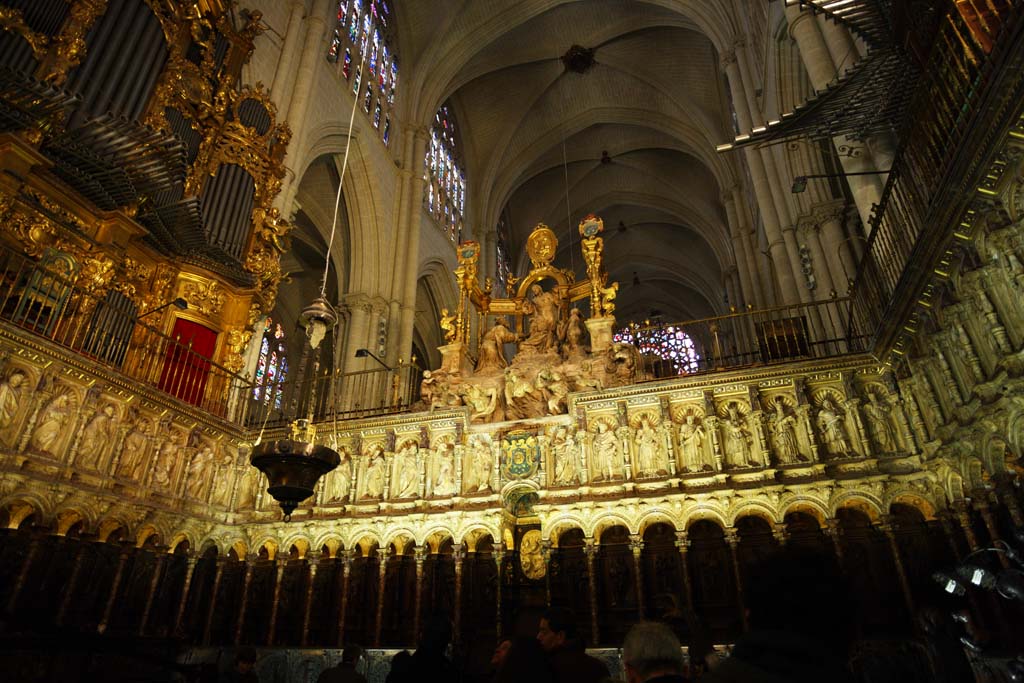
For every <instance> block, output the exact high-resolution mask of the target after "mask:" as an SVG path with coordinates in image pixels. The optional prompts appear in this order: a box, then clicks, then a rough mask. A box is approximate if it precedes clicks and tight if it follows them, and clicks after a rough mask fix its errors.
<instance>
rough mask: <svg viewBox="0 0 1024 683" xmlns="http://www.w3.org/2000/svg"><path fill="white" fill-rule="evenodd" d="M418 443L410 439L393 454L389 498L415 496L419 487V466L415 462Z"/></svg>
mask: <svg viewBox="0 0 1024 683" xmlns="http://www.w3.org/2000/svg"><path fill="white" fill-rule="evenodd" d="M419 450H420V448H419V444H417V443H416V441H414V440H412V439H410V440H409V441H406V442H405V443H404V444H403V445H402V448H401V449H400V450H399V451H398V453H396V454H395V466H394V470H393V472H392V475H391V498H392V499H395V498H415V497H416V495H417V494H418V493H419V488H420V476H419V475H420V473H419V466H418V464H417V462H416V458H417V454H418V453H419Z"/></svg>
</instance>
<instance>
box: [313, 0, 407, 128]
mask: <svg viewBox="0 0 1024 683" xmlns="http://www.w3.org/2000/svg"><path fill="white" fill-rule="evenodd" d="M393 23H394V17H393V15H392V10H391V7H390V6H389V4H388V3H387V2H385V1H384V0H341V1H340V2H338V11H337V24H336V25H335V28H334V35H333V36H332V38H331V45H330V47H329V48H328V50H327V61H329V62H333V63H338V62H341V75H342V76H343V77H344V78H345V80H346V81H352V94H353V96H354V97H362V102H361V106H362V109H363V111H364V112H365V113H366V114H367V115H369V116H370V120H371V122H372V123H373V127H374V128H376V129H377V130H378V131H380V135H381V139H382V140H383V141H384V144H385V145H386V144H388V142H389V141H390V138H391V112H392V110H393V109H394V106H395V92H396V90H397V89H398V58H397V57H396V55H395V50H394V45H395V41H394V40H393V39H392V37H391V27H392V24H393ZM364 55H365V57H366V59H365V62H364V60H363V56H364ZM360 64H362V66H360ZM364 70H365V72H366V75H367V77H366V79H364V78H363V71H364Z"/></svg>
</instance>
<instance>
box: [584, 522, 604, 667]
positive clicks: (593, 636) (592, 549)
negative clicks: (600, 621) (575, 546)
mask: <svg viewBox="0 0 1024 683" xmlns="http://www.w3.org/2000/svg"><path fill="white" fill-rule="evenodd" d="M584 542H585V543H586V545H584V546H583V552H584V553H586V555H587V583H588V585H589V586H590V643H591V645H592V646H593V647H597V644H598V642H599V639H598V636H599V635H600V632H599V630H598V627H597V575H596V573H595V572H596V569H595V567H594V560H596V559H597V544H596V543H595V542H594V539H593V538H587V539H584Z"/></svg>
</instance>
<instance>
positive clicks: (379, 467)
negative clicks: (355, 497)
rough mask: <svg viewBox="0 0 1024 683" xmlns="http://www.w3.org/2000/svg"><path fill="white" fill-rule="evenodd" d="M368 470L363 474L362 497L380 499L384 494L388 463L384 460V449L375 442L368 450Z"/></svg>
mask: <svg viewBox="0 0 1024 683" xmlns="http://www.w3.org/2000/svg"><path fill="white" fill-rule="evenodd" d="M367 455H368V461H367V464H366V472H365V473H364V474H363V495H362V496H361V497H362V498H375V499H379V498H380V497H381V496H382V495H384V479H385V477H386V475H387V472H386V468H387V464H386V463H385V462H384V449H383V448H381V445H380V444H374V445H373V446H371V447H370V448H369V449H368V451H367Z"/></svg>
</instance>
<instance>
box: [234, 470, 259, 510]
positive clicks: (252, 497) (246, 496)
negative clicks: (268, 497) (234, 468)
mask: <svg viewBox="0 0 1024 683" xmlns="http://www.w3.org/2000/svg"><path fill="white" fill-rule="evenodd" d="M258 473H259V471H258V470H257V469H256V468H254V467H246V468H245V474H243V475H242V478H241V481H239V482H238V500H236V501H235V509H236V510H254V509H256V484H257V480H256V477H257V475H258Z"/></svg>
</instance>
